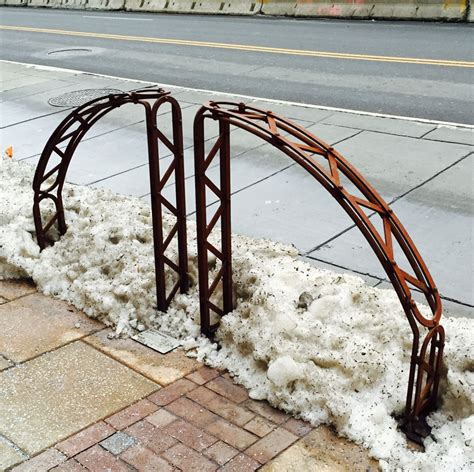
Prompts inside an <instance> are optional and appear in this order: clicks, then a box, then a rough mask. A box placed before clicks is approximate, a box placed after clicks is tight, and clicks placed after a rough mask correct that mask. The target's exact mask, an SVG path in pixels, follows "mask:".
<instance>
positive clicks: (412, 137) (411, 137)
mask: <svg viewBox="0 0 474 472" xmlns="http://www.w3.org/2000/svg"><path fill="white" fill-rule="evenodd" d="M332 116H334V115H332ZM327 119H329V117H326V118H324V120H327ZM323 124H326V125H330V126H335V127H337V128H344V129H354V130H355V129H356V130H360V132H364V131H368V132H370V133H376V134H387V135H389V136H402V137H404V138H407V139H422V136H407V135H406V134H402V133H393V132H392V133H391V132H390V131H380V130H375V129H360V128H358V127H356V126H347V125H337V124H334V123H326V122H324V123H323ZM436 129H437V127H436V126H435V127H434V128H432V129H430V130H429V131H428V133H432V132H433V131H435V130H436ZM428 133H426V134H428ZM358 134H359V133H358ZM423 136H425V135H423ZM454 144H459V143H454ZM467 146H468V145H467Z"/></svg>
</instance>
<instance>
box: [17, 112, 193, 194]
mask: <svg viewBox="0 0 474 472" xmlns="http://www.w3.org/2000/svg"><path fill="white" fill-rule="evenodd" d="M190 106H192V105H189V106H187V107H181V109H182V110H185V109H186V108H189V107H190ZM69 109H70V108H67V109H66V108H65V109H64V110H63V111H67V110H69ZM170 113H171V112H170V111H166V112H163V113H159V114H158V115H157V116H165V115H167V114H170ZM144 122H145V120H140V121H137V122H135V123H130V124H128V125H124V126H119V127H118V128H114V129H112V130H109V131H104V132H103V133H100V134H96V135H95V136H90V137H88V138H84V139H81V143H84V142H86V141H91V140H92V139H95V138H100V137H102V136H105V135H107V134H110V133H114V132H115V131H120V130H123V129H126V128H129V127H131V126H135V125H138V124H140V123H144ZM58 124H59V123H58ZM65 147H66V145H61V146H60V147H59V148H60V149H63V148H65ZM41 154H42V153H41V152H39V153H36V154H32V155H31V156H27V157H22V158H21V159H18V160H19V161H26V160H27V159H32V158H34V157H38V156H41ZM169 155H171V154H169ZM164 157H166V156H164ZM160 159H161V158H160ZM130 170H131V169H130ZM114 175H118V174H114ZM114 175H112V176H110V177H113V176H114ZM106 178H108V177H106ZM92 183H95V182H92ZM86 185H90V184H86Z"/></svg>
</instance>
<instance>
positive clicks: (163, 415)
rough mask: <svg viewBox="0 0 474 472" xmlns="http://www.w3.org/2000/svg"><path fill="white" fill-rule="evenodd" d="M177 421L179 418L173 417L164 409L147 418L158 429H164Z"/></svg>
mask: <svg viewBox="0 0 474 472" xmlns="http://www.w3.org/2000/svg"><path fill="white" fill-rule="evenodd" d="M177 419H178V417H177V416H175V415H173V414H172V413H170V412H169V411H167V410H165V409H164V408H160V409H159V410H158V411H156V412H155V413H153V414H152V415H150V416H147V418H146V420H147V421H148V422H149V423H151V424H152V425H153V426H156V427H157V428H163V427H164V426H167V425H169V424H170V423H172V422H173V421H175V420H177Z"/></svg>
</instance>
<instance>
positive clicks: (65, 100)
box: [48, 88, 125, 107]
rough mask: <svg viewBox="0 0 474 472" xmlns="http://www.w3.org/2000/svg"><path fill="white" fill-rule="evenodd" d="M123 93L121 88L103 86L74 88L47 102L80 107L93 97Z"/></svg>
mask: <svg viewBox="0 0 474 472" xmlns="http://www.w3.org/2000/svg"><path fill="white" fill-rule="evenodd" d="M121 93H125V92H124V91H123V90H118V89H112V88H104V89H85V90H74V92H68V93H63V94H62V95H59V96H57V97H52V98H50V99H49V100H48V103H49V104H50V105H51V106H53V107H80V106H81V105H84V103H87V102H90V101H91V100H94V98H100V97H104V98H105V97H108V96H109V95H116V94H121Z"/></svg>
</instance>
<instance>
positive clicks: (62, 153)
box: [33, 89, 188, 311]
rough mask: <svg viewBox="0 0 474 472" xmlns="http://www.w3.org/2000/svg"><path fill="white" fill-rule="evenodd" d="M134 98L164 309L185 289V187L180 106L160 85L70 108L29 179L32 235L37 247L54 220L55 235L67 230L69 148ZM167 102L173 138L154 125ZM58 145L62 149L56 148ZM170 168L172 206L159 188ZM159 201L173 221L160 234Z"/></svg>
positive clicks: (160, 301) (160, 303) (71, 152)
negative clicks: (141, 117) (46, 204)
mask: <svg viewBox="0 0 474 472" xmlns="http://www.w3.org/2000/svg"><path fill="white" fill-rule="evenodd" d="M129 103H134V104H139V105H142V106H143V107H144V110H145V120H146V130H147V142H148V162H149V174H150V189H151V207H152V222H153V241H154V257H155V277H156V292H157V307H158V310H160V311H166V310H167V308H168V306H169V304H170V302H171V300H172V298H173V297H174V295H175V294H176V293H177V291H178V290H180V291H181V292H186V291H187V289H188V258H187V242H186V208H185V188H184V161H183V131H182V119H181V108H180V106H179V104H178V102H177V101H176V100H175V99H174V98H173V97H171V96H170V95H169V92H166V91H164V90H162V89H154V90H152V89H144V90H138V91H135V92H130V93H120V94H111V95H108V96H107V97H105V98H104V97H101V98H97V99H95V100H91V101H89V102H87V103H85V104H84V105H82V106H80V107H79V108H77V109H75V110H74V111H72V112H71V113H70V114H69V115H68V116H67V117H66V118H65V119H64V120H63V121H62V122H61V124H60V125H59V126H58V127H57V128H56V130H55V131H54V132H53V134H52V135H51V137H50V138H49V140H48V142H47V143H46V146H45V148H44V150H43V152H42V154H41V157H40V160H39V162H38V166H37V168H36V173H35V176H34V180H33V190H34V203H33V216H34V221H35V227H36V236H37V240H38V244H39V246H40V248H41V249H44V248H45V247H46V246H47V245H48V244H52V243H53V240H52V239H51V237H50V235H49V234H48V232H49V231H50V230H51V229H52V227H53V225H55V224H56V225H57V229H58V231H59V234H60V235H63V234H65V233H66V231H67V226H66V221H65V217H64V206H63V198H62V190H63V185H64V182H65V179H66V173H67V170H68V167H69V163H70V162H71V159H72V157H73V155H74V152H75V150H76V148H77V146H78V145H79V143H80V142H81V140H82V138H83V137H84V135H85V134H86V133H87V132H88V131H89V129H90V128H91V127H92V126H93V125H94V123H96V122H97V121H98V120H100V119H101V118H102V117H103V116H105V115H107V114H108V113H110V112H111V111H112V110H114V109H116V108H119V107H121V106H122V105H125V104H129ZM167 103H168V104H169V105H170V106H171V116H172V125H173V142H171V141H170V140H169V139H168V138H167V137H166V136H165V135H164V134H163V133H162V132H161V131H160V129H159V127H158V125H157V115H158V111H159V110H160V108H161V106H162V105H164V104H167ZM159 142H161V143H163V144H164V145H165V146H166V147H167V148H168V149H169V150H170V151H171V152H172V154H173V159H172V162H171V164H170V165H169V167H168V168H167V169H166V171H165V172H163V173H160V162H159V153H158V146H159ZM60 146H61V148H60ZM52 156H55V157H56V158H59V164H57V165H54V164H52V165H50V166H48V163H49V162H50V159H51V157H52ZM173 173H174V178H175V187H176V205H173V204H172V203H171V202H169V201H168V200H167V199H166V198H165V197H164V196H163V195H162V191H163V188H164V186H165V185H166V183H167V182H168V181H169V180H170V177H171V176H172V175H173ZM48 199H49V200H51V201H52V202H53V203H54V206H55V213H54V215H53V216H52V218H51V219H50V220H49V221H48V222H45V223H43V219H42V216H41V202H43V201H44V200H48ZM163 206H164V207H165V208H166V209H167V210H168V211H169V212H171V213H172V214H173V215H174V216H175V217H176V222H175V224H174V226H173V227H172V229H171V231H170V232H169V233H168V235H167V236H166V237H165V235H164V234H163V224H162V217H163ZM175 236H176V237H177V239H178V254H179V255H178V263H177V264H176V263H175V262H174V261H172V260H170V259H169V258H168V257H167V256H166V254H165V252H166V249H167V248H168V246H169V244H170V243H171V241H172V240H173V238H174V237H175ZM165 265H166V266H168V267H169V268H170V269H172V270H173V271H175V272H176V274H177V282H176V283H175V284H174V286H173V287H171V288H170V289H169V290H167V287H166V277H165Z"/></svg>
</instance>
